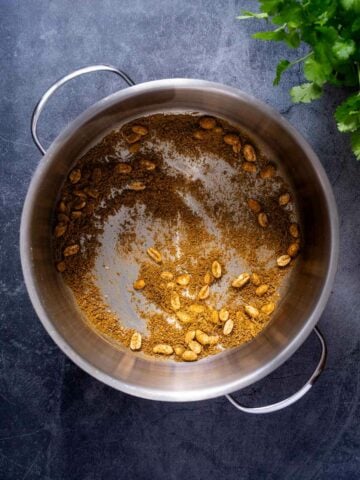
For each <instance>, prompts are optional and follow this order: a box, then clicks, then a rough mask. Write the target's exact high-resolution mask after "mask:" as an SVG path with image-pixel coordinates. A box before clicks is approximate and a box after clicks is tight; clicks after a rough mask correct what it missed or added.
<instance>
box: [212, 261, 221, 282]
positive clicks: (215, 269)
mask: <svg viewBox="0 0 360 480" xmlns="http://www.w3.org/2000/svg"><path fill="white" fill-rule="evenodd" d="M211 272H212V274H213V275H214V277H215V278H220V277H221V273H222V272H221V265H220V263H219V262H218V261H217V260H215V261H214V262H213V263H212V265H211Z"/></svg>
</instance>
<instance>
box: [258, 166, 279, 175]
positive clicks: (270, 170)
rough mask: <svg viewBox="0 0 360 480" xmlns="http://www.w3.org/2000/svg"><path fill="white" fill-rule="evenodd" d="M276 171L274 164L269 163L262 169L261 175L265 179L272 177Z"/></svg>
mask: <svg viewBox="0 0 360 480" xmlns="http://www.w3.org/2000/svg"><path fill="white" fill-rule="evenodd" d="M275 173H276V168H275V167H274V165H271V164H269V165H267V166H266V167H264V168H263V169H262V170H260V177H261V178H262V179H265V178H272V177H273V176H274V175H275Z"/></svg>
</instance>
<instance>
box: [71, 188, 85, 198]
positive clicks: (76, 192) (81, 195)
mask: <svg viewBox="0 0 360 480" xmlns="http://www.w3.org/2000/svg"><path fill="white" fill-rule="evenodd" d="M73 194H74V195H75V197H79V198H82V199H84V198H85V199H86V198H87V195H86V193H85V192H83V191H82V190H74V191H73Z"/></svg>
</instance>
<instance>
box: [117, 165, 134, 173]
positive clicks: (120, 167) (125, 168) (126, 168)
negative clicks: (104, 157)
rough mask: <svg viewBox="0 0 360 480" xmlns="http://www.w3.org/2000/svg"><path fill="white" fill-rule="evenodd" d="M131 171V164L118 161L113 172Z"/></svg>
mask: <svg viewBox="0 0 360 480" xmlns="http://www.w3.org/2000/svg"><path fill="white" fill-rule="evenodd" d="M131 171H132V166H131V165H129V164H128V163H118V164H117V165H115V167H114V173H115V174H117V173H130V172H131Z"/></svg>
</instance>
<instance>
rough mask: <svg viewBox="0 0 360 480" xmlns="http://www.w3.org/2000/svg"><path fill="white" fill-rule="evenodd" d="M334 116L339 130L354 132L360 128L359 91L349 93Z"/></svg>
mask: <svg viewBox="0 0 360 480" xmlns="http://www.w3.org/2000/svg"><path fill="white" fill-rule="evenodd" d="M335 118H336V122H337V127H338V129H339V131H340V132H355V131H356V130H358V129H360V93H356V94H355V95H351V96H350V97H349V98H347V99H346V100H345V101H344V102H343V103H342V104H341V105H339V106H338V107H337V109H336V112H335Z"/></svg>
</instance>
